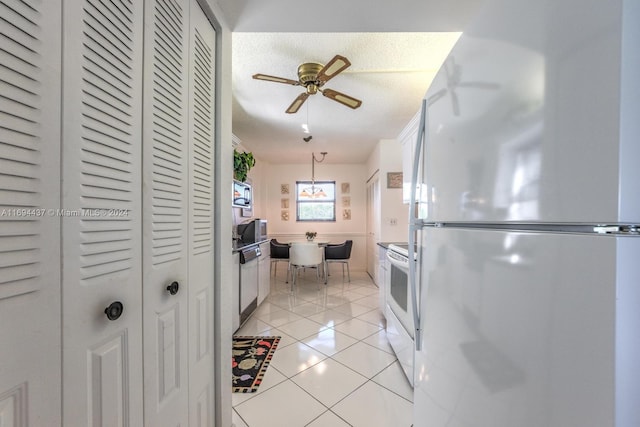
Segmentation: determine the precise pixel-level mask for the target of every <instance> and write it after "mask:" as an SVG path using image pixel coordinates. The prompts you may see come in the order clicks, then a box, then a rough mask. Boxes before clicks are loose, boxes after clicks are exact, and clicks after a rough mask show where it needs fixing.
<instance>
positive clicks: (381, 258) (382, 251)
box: [378, 245, 388, 316]
mask: <svg viewBox="0 0 640 427" xmlns="http://www.w3.org/2000/svg"><path fill="white" fill-rule="evenodd" d="M387 274H388V271H387V248H386V247H385V246H382V245H378V281H379V283H378V288H379V291H378V301H379V302H380V307H381V308H382V310H381V311H382V315H383V316H384V315H385V309H384V307H385V306H386V304H387Z"/></svg>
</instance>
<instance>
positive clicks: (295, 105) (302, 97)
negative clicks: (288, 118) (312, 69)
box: [286, 92, 309, 114]
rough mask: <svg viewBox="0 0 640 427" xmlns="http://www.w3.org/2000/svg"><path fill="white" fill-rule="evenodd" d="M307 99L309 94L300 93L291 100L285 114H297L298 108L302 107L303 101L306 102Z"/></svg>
mask: <svg viewBox="0 0 640 427" xmlns="http://www.w3.org/2000/svg"><path fill="white" fill-rule="evenodd" d="M308 97H309V94H308V93H307V92H302V93H301V94H300V95H298V97H297V98H296V99H294V100H293V102H292V103H291V105H289V108H287V111H286V112H287V113H288V114H293V113H297V112H298V110H299V109H300V107H301V106H302V104H304V101H306V100H307V98H308Z"/></svg>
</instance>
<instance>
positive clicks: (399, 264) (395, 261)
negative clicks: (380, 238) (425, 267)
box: [387, 250, 409, 272]
mask: <svg viewBox="0 0 640 427" xmlns="http://www.w3.org/2000/svg"><path fill="white" fill-rule="evenodd" d="M387 259H388V260H389V262H390V263H391V264H392V265H394V266H396V267H398V268H399V269H401V270H403V271H407V272H408V271H409V261H408V260H407V261H402V260H399V259H397V258H396V257H394V256H393V255H391V254H390V253H389V250H387Z"/></svg>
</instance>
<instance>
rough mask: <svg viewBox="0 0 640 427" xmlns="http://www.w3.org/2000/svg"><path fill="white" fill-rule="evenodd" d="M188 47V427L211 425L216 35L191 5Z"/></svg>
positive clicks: (201, 14) (204, 17)
mask: <svg viewBox="0 0 640 427" xmlns="http://www.w3.org/2000/svg"><path fill="white" fill-rule="evenodd" d="M190 12H191V19H190V42H189V102H188V105H189V156H188V158H189V242H188V246H189V283H188V287H187V289H188V294H189V425H190V426H192V427H199V426H202V427H204V426H211V425H213V424H214V412H213V411H214V406H213V400H214V387H213V385H214V383H213V380H214V379H213V330H214V329H213V268H214V265H213V262H214V257H213V212H214V211H213V208H214V206H213V204H214V198H213V160H214V151H213V150H214V137H215V132H214V113H215V108H214V106H215V96H214V86H215V74H214V71H215V41H216V33H215V31H214V29H213V27H212V26H211V23H210V22H209V20H208V19H207V17H206V15H205V14H204V12H203V11H202V9H201V8H200V6H199V5H198V3H197V1H196V0H191V7H190Z"/></svg>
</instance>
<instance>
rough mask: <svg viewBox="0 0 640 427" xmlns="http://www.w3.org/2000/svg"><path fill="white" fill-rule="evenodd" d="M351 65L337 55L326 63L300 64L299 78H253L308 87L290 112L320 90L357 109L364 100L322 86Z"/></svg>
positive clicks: (325, 94) (298, 107)
mask: <svg viewBox="0 0 640 427" xmlns="http://www.w3.org/2000/svg"><path fill="white" fill-rule="evenodd" d="M350 65H351V62H349V60H348V59H347V58H345V57H344V56H341V55H336V56H334V57H333V58H332V59H331V61H329V62H328V63H327V64H326V65H322V64H318V63H316V62H305V63H304V64H300V65H299V66H298V80H291V79H286V78H283V77H275V76H269V75H266V74H254V75H253V78H254V79H256V80H266V81H268V82H276V83H285V84H290V85H293V86H303V87H304V88H305V89H306V92H302V93H301V94H300V95H298V97H297V98H296V99H295V100H294V101H293V102H292V103H291V105H289V108H287V111H286V112H287V113H289V114H293V113H296V112H297V111H298V110H299V109H300V107H301V106H302V104H304V102H305V101H306V100H307V98H308V97H309V95H315V94H316V93H318V92H321V93H322V94H323V95H324V96H326V97H327V98H329V99H333V100H334V101H337V102H339V103H340V104H342V105H346V106H347V107H349V108H353V109H356V108H358V107H359V106H360V105H361V104H362V101H360V100H359V99H356V98H353V97H351V96H349V95H345V94H344V93H341V92H338V91H337V90H333V89H329V88H326V89H322V86H324V84H325V83H326V82H328V81H329V80H331V79H332V78H334V77H335V76H336V75H338V74H339V73H341V72H342V71H344V70H345V69H346V68H348V67H349V66H350Z"/></svg>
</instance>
